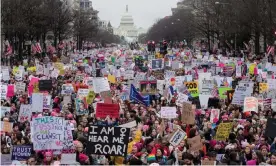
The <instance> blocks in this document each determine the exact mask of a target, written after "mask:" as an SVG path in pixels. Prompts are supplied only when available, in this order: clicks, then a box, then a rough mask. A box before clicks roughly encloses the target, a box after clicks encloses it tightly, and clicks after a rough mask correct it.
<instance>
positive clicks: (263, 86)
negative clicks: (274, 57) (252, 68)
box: [259, 83, 268, 93]
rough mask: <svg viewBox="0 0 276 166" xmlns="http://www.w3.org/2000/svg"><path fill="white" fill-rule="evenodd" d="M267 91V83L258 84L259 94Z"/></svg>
mask: <svg viewBox="0 0 276 166" xmlns="http://www.w3.org/2000/svg"><path fill="white" fill-rule="evenodd" d="M267 91H268V83H259V93H264V92H267Z"/></svg>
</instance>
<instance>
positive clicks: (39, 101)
mask: <svg viewBox="0 0 276 166" xmlns="http://www.w3.org/2000/svg"><path fill="white" fill-rule="evenodd" d="M43 100H44V99H43V93H33V94H32V112H42V110H43Z"/></svg>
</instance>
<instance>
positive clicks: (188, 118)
mask: <svg viewBox="0 0 276 166" xmlns="http://www.w3.org/2000/svg"><path fill="white" fill-rule="evenodd" d="M181 121H182V122H183V123H185V124H194V123H195V112H194V110H193V106H192V104H190V103H187V102H184V103H183V106H182V114H181Z"/></svg>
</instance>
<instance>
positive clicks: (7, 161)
mask: <svg viewBox="0 0 276 166" xmlns="http://www.w3.org/2000/svg"><path fill="white" fill-rule="evenodd" d="M1 165H12V160H11V154H1Z"/></svg>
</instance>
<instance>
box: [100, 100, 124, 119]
mask: <svg viewBox="0 0 276 166" xmlns="http://www.w3.org/2000/svg"><path fill="white" fill-rule="evenodd" d="M119 110H120V106H119V104H107V103H97V108H96V117H97V118H106V117H107V116H110V117H111V118H119Z"/></svg>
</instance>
